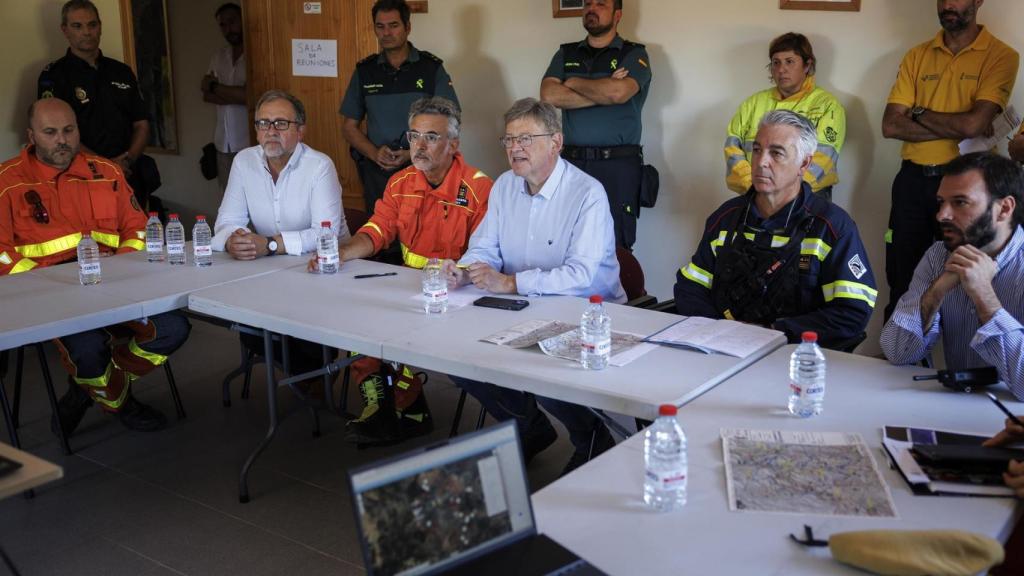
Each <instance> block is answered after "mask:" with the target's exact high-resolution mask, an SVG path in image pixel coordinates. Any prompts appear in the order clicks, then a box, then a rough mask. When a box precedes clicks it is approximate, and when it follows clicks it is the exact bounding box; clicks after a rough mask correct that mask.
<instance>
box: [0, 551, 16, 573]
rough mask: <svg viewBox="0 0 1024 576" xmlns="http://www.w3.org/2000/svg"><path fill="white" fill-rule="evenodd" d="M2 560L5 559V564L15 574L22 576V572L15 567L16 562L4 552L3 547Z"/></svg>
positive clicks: (0, 552)
mask: <svg viewBox="0 0 1024 576" xmlns="http://www.w3.org/2000/svg"><path fill="white" fill-rule="evenodd" d="M0 560H3V561H4V566H7V570H9V571H10V573H11V574H12V575H13V576H21V572H18V569H17V568H15V566H14V562H13V561H12V560H11V557H10V556H8V555H7V553H6V552H4V549H3V547H0Z"/></svg>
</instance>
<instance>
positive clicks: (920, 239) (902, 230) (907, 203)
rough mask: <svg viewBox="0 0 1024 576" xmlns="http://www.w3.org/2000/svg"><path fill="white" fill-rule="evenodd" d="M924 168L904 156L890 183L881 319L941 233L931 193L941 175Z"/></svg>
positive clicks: (889, 314)
mask: <svg viewBox="0 0 1024 576" xmlns="http://www.w3.org/2000/svg"><path fill="white" fill-rule="evenodd" d="M925 170H926V168H925V167H923V166H920V165H918V164H914V163H913V162H909V161H907V160H904V161H903V165H902V167H900V171H899V172H898V173H897V174H896V179H895V180H893V183H892V207H891V208H890V209H889V231H888V232H887V233H886V238H885V279H886V280H887V281H888V282H889V303H888V304H887V305H886V306H885V320H888V319H889V316H891V315H892V312H893V310H895V309H896V304H897V303H898V302H899V299H900V296H903V294H904V293H905V292H906V291H907V288H909V287H910V281H911V280H912V279H913V277H914V269H916V268H917V264H918V262H920V261H921V257H922V256H924V253H925V252H926V251H927V250H928V247H929V246H931V245H932V244H934V243H935V241H936V240H937V239H939V238H940V237H941V236H940V234H939V224H938V222H937V221H936V220H935V213H936V212H938V204H937V203H936V200H935V194H936V192H938V190H939V183H940V182H942V175H941V174H934V175H926V174H925Z"/></svg>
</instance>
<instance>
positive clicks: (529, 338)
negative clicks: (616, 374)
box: [481, 319, 655, 366]
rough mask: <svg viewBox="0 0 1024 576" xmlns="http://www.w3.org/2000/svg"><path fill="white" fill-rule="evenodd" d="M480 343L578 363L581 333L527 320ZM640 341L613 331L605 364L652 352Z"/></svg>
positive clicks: (621, 363) (618, 363)
mask: <svg viewBox="0 0 1024 576" xmlns="http://www.w3.org/2000/svg"><path fill="white" fill-rule="evenodd" d="M481 340H482V341H483V342H490V343H491V344H497V345H499V346H509V347H511V348H529V347H530V346H534V345H537V346H540V349H541V350H542V351H543V352H544V353H545V354H547V355H548V356H554V357H556V358H565V359H566V360H573V361H575V362H579V361H580V346H581V345H580V330H579V327H578V326H576V325H575V324H568V323H565V322H557V321H555V320H541V319H537V320H527V321H526V322H522V323H519V324H516V325H515V326H512V327H511V328H507V329H505V330H502V331H501V332H497V333H494V334H491V335H490V336H487V337H486V338H482V339H481ZM643 340H644V338H643V336H640V335H637V334H629V333H626V332H614V331H613V332H612V352H611V357H610V358H609V359H608V363H609V364H611V365H612V366H625V365H626V364H628V363H630V362H632V361H633V360H635V359H637V358H639V357H640V356H643V355H644V354H646V353H647V352H650V351H651V350H653V349H654V348H655V346H652V345H649V344H644V343H643Z"/></svg>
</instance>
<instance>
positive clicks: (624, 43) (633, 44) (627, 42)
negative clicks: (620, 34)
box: [622, 39, 647, 50]
mask: <svg viewBox="0 0 1024 576" xmlns="http://www.w3.org/2000/svg"><path fill="white" fill-rule="evenodd" d="M622 48H623V49H626V48H629V49H630V50H632V49H633V48H644V49H646V48H647V46H644V45H643V44H641V43H639V42H632V41H630V40H626V39H623V40H622Z"/></svg>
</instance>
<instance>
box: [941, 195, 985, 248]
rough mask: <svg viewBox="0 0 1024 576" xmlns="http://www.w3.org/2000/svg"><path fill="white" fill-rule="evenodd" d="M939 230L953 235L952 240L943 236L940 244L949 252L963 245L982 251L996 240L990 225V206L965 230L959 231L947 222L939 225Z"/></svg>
mask: <svg viewBox="0 0 1024 576" xmlns="http://www.w3.org/2000/svg"><path fill="white" fill-rule="evenodd" d="M939 228H940V229H941V230H942V231H943V232H952V233H953V237H952V238H947V237H946V236H945V235H943V238H942V243H943V244H944V245H945V246H946V250H948V251H950V252H952V251H953V250H956V249H957V248H959V247H960V246H963V245H965V244H969V245H971V246H974V247H975V248H978V249H979V250H980V249H983V248H984V247H985V246H988V245H989V244H991V243H992V241H993V240H995V239H996V227H995V226H994V225H993V224H992V204H991V203H990V204H989V206H988V210H986V211H985V213H984V214H982V215H981V216H978V218H977V219H975V220H974V222H971V223H970V225H968V226H967V230H961V229H960V228H957V227H956V226H955V225H953V224H950V223H948V222H944V223H942V224H939Z"/></svg>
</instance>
